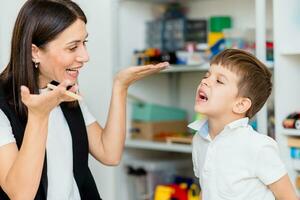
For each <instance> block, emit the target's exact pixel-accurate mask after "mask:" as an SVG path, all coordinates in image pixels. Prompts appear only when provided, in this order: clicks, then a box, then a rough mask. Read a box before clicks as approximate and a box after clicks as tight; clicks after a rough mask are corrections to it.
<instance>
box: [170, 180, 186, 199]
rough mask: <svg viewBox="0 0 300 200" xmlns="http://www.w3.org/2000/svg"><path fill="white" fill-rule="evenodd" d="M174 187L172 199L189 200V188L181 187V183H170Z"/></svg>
mask: <svg viewBox="0 0 300 200" xmlns="http://www.w3.org/2000/svg"><path fill="white" fill-rule="evenodd" d="M170 187H172V188H173V189H174V191H175V192H174V193H173V194H172V196H171V199H177V200H188V191H187V189H184V188H181V187H180V186H179V185H176V184H172V185H170Z"/></svg>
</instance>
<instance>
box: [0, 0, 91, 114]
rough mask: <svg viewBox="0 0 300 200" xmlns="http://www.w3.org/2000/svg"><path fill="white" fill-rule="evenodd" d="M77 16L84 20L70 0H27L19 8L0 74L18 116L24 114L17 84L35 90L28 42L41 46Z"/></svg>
mask: <svg viewBox="0 0 300 200" xmlns="http://www.w3.org/2000/svg"><path fill="white" fill-rule="evenodd" d="M77 19H81V20H82V21H84V22H85V23H87V19H86V16H85V14H84V13H83V11H82V10H81V8H80V7H79V6H78V5H77V4H76V3H74V2H73V1H70V0H28V1H26V3H25V4H24V5H23V7H22V8H21V10H20V12H19V14H18V17H17V19H16V22H15V26H14V30H13V36H12V41H11V55H10V60H9V63H8V65H7V67H6V68H5V69H4V71H3V72H2V73H1V74H0V82H1V85H2V87H3V89H4V92H5V95H6V98H7V100H8V102H9V104H10V105H12V106H13V107H14V109H15V111H16V113H17V114H18V115H19V116H20V117H21V118H23V119H24V118H26V117H27V109H26V106H25V105H24V104H23V103H22V101H21V95H20V87H21V85H25V86H27V87H28V88H29V90H30V93H34V94H38V93H39V87H38V76H39V70H38V68H35V67H34V63H33V61H32V51H31V47H32V44H34V45H36V46H37V47H39V48H41V49H43V48H45V47H46V45H47V44H48V43H49V42H51V41H52V40H54V39H55V38H56V37H57V36H58V35H59V34H60V33H61V32H62V31H64V30H65V29H66V28H68V27H69V26H70V25H71V24H73V23H74V22H75V21H76V20H77Z"/></svg>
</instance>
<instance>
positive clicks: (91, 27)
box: [76, 0, 116, 200]
mask: <svg viewBox="0 0 300 200" xmlns="http://www.w3.org/2000/svg"><path fill="white" fill-rule="evenodd" d="M76 2H78V4H79V5H80V6H81V8H82V9H83V10H84V12H85V14H86V15H87V18H88V24H87V29H88V33H89V38H88V44H87V45H88V50H89V53H90V62H89V63H88V64H87V65H86V66H87V67H86V68H85V70H83V72H82V73H81V76H80V79H79V83H80V90H81V92H82V93H83V95H84V99H85V100H86V102H87V104H88V106H89V108H90V111H91V112H92V113H93V114H94V116H95V117H96V118H97V120H98V122H99V123H100V124H101V125H102V126H104V124H105V122H106V116H107V113H108V107H109V101H110V95H111V86H112V72H113V70H112V67H113V57H112V53H113V44H112V37H113V34H112V17H111V15H112V7H111V5H112V4H111V1H110V0H101V1H98V0H89V1H88V2H87V1H86V0H76ZM90 167H91V170H92V172H93V175H94V178H95V180H96V183H97V186H98V189H99V192H100V195H101V197H102V198H103V199H104V200H113V199H116V196H115V190H114V188H115V176H114V174H115V173H114V171H115V168H113V167H105V166H103V165H101V164H100V163H99V162H97V161H95V160H94V159H90Z"/></svg>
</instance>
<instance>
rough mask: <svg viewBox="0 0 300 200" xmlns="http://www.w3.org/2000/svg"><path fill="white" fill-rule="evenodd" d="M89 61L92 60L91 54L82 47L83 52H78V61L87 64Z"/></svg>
mask: <svg viewBox="0 0 300 200" xmlns="http://www.w3.org/2000/svg"><path fill="white" fill-rule="evenodd" d="M89 59H90V57H89V53H88V51H87V49H86V47H82V48H81V50H80V51H79V52H78V56H77V58H76V60H77V61H78V62H84V63H86V62H88V61H89Z"/></svg>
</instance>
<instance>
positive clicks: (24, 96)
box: [21, 85, 30, 101]
mask: <svg viewBox="0 0 300 200" xmlns="http://www.w3.org/2000/svg"><path fill="white" fill-rule="evenodd" d="M29 95H30V92H29V89H28V87H26V86H24V85H22V86H21V97H22V101H26V100H27V99H28V98H29Z"/></svg>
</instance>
